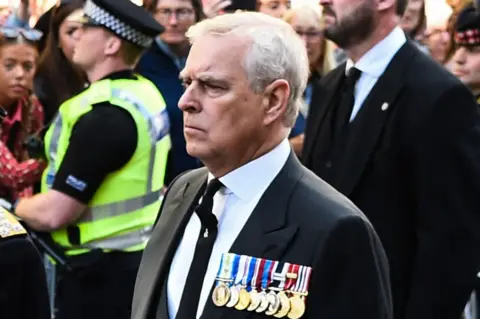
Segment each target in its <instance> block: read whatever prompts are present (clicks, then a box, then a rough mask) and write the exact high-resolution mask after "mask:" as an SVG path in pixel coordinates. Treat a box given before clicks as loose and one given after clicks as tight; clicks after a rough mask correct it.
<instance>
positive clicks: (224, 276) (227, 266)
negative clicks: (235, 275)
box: [220, 253, 235, 281]
mask: <svg viewBox="0 0 480 319" xmlns="http://www.w3.org/2000/svg"><path fill="white" fill-rule="evenodd" d="M224 256H225V259H224V260H223V270H222V273H221V274H220V280H224V281H227V280H230V279H232V268H233V267H232V266H233V261H234V256H235V255H234V254H231V253H228V254H224Z"/></svg>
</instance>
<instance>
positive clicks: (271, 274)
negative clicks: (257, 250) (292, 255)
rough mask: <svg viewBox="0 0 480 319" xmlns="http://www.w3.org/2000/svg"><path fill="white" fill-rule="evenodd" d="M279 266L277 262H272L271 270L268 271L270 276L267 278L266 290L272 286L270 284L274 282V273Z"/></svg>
mask: <svg viewBox="0 0 480 319" xmlns="http://www.w3.org/2000/svg"><path fill="white" fill-rule="evenodd" d="M279 264H280V263H279V262H278V261H274V262H273V265H272V268H271V269H270V276H268V282H267V287H266V288H269V287H270V286H271V285H272V282H273V281H274V280H275V278H274V277H275V271H276V270H277V268H278V265H279Z"/></svg>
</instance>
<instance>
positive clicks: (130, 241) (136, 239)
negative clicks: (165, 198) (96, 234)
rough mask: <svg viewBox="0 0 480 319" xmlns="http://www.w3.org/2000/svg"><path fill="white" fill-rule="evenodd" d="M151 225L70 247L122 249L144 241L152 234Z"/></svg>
mask: <svg viewBox="0 0 480 319" xmlns="http://www.w3.org/2000/svg"><path fill="white" fill-rule="evenodd" d="M152 229H153V227H152V226H147V227H145V228H142V229H139V230H135V231H132V232H130V233H127V234H123V235H118V236H114V237H110V238H107V239H100V240H96V241H92V242H89V243H86V244H83V245H78V246H74V247H72V248H70V250H71V249H106V250H124V249H127V248H130V247H133V246H135V245H139V244H143V243H146V242H147V241H148V240H149V239H150V235H151V234H152Z"/></svg>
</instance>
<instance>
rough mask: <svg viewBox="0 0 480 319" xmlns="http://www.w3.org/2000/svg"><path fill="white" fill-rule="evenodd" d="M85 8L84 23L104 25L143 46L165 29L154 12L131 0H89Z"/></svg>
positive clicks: (121, 36)
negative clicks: (151, 12) (156, 18)
mask: <svg viewBox="0 0 480 319" xmlns="http://www.w3.org/2000/svg"><path fill="white" fill-rule="evenodd" d="M83 10H84V18H83V19H82V22H83V23H84V24H87V25H93V26H102V27H104V28H106V29H108V30H110V31H111V32H113V33H114V34H116V35H117V36H118V37H120V38H122V39H124V40H126V41H129V42H131V43H133V44H135V45H138V46H139V47H142V48H148V47H150V45H151V44H152V42H153V39H154V38H155V37H156V36H157V35H159V34H160V33H162V32H163V31H164V27H163V26H162V25H161V24H159V23H158V22H157V21H156V20H155V19H154V17H153V16H152V14H150V13H149V12H148V11H146V10H145V9H144V8H142V7H140V6H137V5H136V4H135V3H133V2H132V1H130V0H87V1H86V2H85V6H84V9H83Z"/></svg>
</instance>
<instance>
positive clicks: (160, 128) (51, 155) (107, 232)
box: [42, 76, 170, 255]
mask: <svg viewBox="0 0 480 319" xmlns="http://www.w3.org/2000/svg"><path fill="white" fill-rule="evenodd" d="M101 102H109V103H111V104H112V105H115V106H118V107H121V108H123V109H125V110H126V111H128V112H129V113H130V115H131V116H132V117H133V119H134V120H135V123H136V126H137V130H138V140H137V148H136V150H135V153H134V154H133V156H132V158H131V159H130V161H129V162H128V163H127V164H126V165H125V166H124V167H123V168H122V169H120V170H118V171H115V172H113V173H111V174H109V175H108V176H107V178H106V179H105V180H104V181H103V183H102V184H101V185H100V187H99V189H98V190H97V192H96V194H95V195H94V197H93V198H92V200H91V201H90V202H89V203H88V209H87V210H86V211H85V212H84V213H83V214H82V215H81V217H80V219H79V220H77V222H76V225H73V226H68V227H66V228H64V229H60V230H56V231H54V232H52V237H53V240H54V241H55V242H56V243H58V244H60V245H61V246H62V247H64V248H65V249H66V253H67V254H68V255H75V254H80V253H84V252H88V251H89V250H91V249H102V250H104V251H112V250H115V251H137V250H141V249H143V248H145V246H146V242H147V240H148V239H149V236H150V233H151V230H152V225H153V223H154V222H155V218H156V216H157V214H158V212H159V209H160V204H161V190H162V188H163V186H164V176H165V169H166V162H167V155H168V152H169V149H170V137H169V135H168V131H169V120H168V115H167V112H166V108H165V101H164V100H163V97H162V95H161V94H160V92H159V91H158V89H157V88H156V87H155V85H154V84H153V83H151V82H150V81H148V80H147V79H145V78H143V77H140V76H138V79H137V80H130V79H121V80H109V79H105V80H100V81H98V82H95V83H93V84H92V85H91V86H90V87H89V88H88V89H87V90H85V91H84V92H82V93H80V94H79V95H77V96H75V97H73V98H71V99H70V100H68V101H66V102H64V103H63V104H62V105H61V107H60V109H59V113H58V115H57V117H56V118H55V121H54V123H53V124H52V126H51V127H50V128H49V130H48V132H47V134H46V135H45V150H46V155H47V160H48V167H47V168H46V170H45V172H44V174H43V177H42V193H43V192H46V191H47V190H48V189H49V188H50V187H51V186H52V184H53V181H54V179H55V174H56V172H57V170H58V169H59V167H60V165H61V163H62V160H63V157H64V155H65V153H66V151H67V149H68V143H69V139H70V135H71V133H72V128H73V126H74V125H75V123H76V122H77V121H78V119H79V118H80V117H81V116H83V115H85V114H86V113H87V112H90V111H91V110H92V105H94V104H97V103H101ZM66 182H67V184H69V185H70V186H72V187H74V188H76V189H78V190H81V189H82V188H85V187H87V185H85V183H84V182H83V181H80V180H78V179H76V178H75V177H74V176H68V178H67V181H66Z"/></svg>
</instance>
